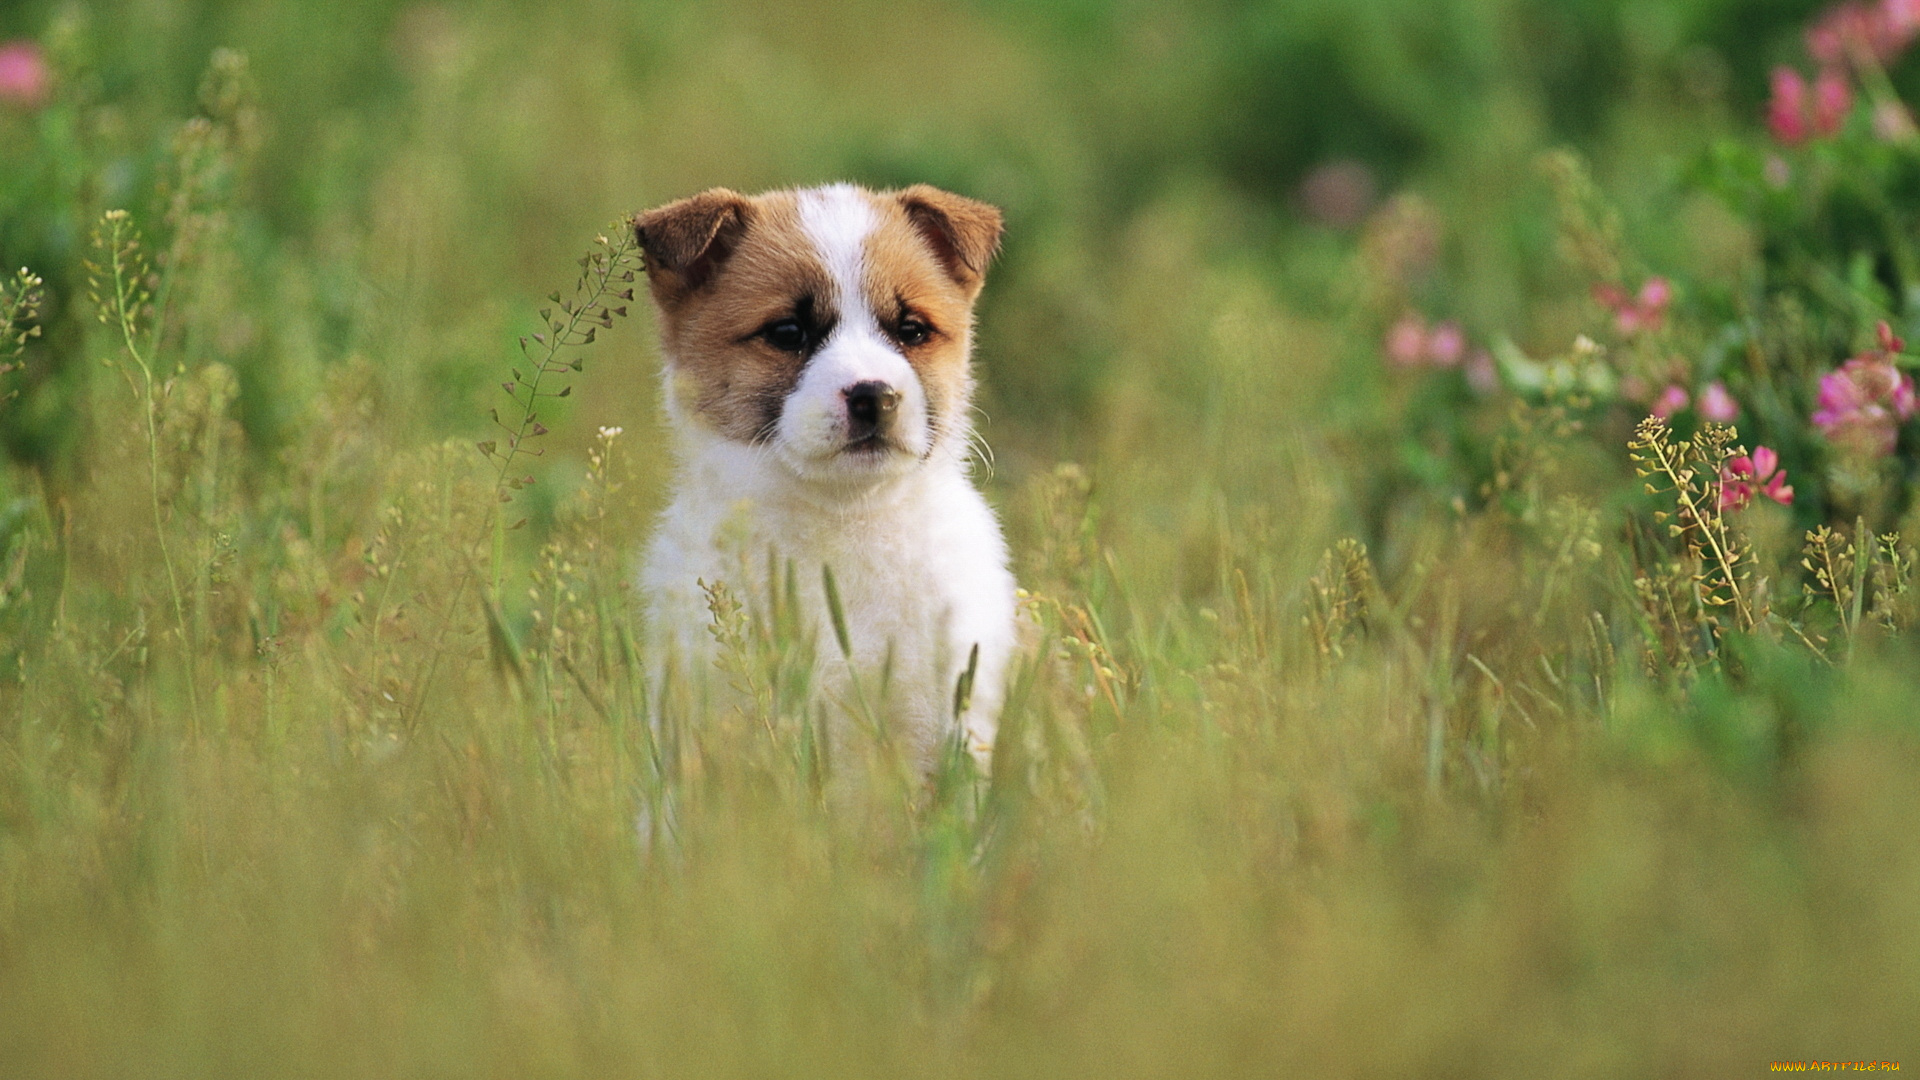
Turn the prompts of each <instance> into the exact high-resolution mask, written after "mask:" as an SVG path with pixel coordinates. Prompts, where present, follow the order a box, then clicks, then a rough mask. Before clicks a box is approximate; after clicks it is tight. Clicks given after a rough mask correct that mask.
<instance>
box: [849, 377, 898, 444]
mask: <svg viewBox="0 0 1920 1080" xmlns="http://www.w3.org/2000/svg"><path fill="white" fill-rule="evenodd" d="M840 393H841V394H842V396H844V397H845V398H846V399H847V441H848V442H849V443H851V444H853V445H859V444H862V443H868V442H878V441H881V440H882V437H883V436H884V435H885V434H886V432H887V430H888V429H889V428H891V427H892V426H893V418H894V414H895V413H897V412H898V411H899V409H900V391H898V390H895V389H894V388H893V387H891V386H888V385H887V384H886V383H883V382H880V381H878V380H869V381H867V382H857V383H854V384H853V385H852V386H849V387H847V388H846V389H845V390H842V391H840Z"/></svg>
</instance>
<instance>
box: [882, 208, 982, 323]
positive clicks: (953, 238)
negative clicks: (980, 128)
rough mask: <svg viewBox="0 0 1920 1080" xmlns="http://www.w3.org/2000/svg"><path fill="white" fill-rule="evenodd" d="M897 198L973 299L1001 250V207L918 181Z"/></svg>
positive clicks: (938, 255)
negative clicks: (998, 208) (994, 257)
mask: <svg viewBox="0 0 1920 1080" xmlns="http://www.w3.org/2000/svg"><path fill="white" fill-rule="evenodd" d="M895 198H897V199H899V200H900V206H901V208H902V209H904V210H906V212H907V219H908V220H909V221H912V222H913V227H914V229H916V230H917V231H918V232H919V233H920V235H921V237H922V238H924V239H925V240H926V241H927V243H928V244H930V245H931V246H932V247H933V253H934V255H935V256H936V257H938V258H939V260H940V264H941V265H942V266H944V267H946V269H947V274H948V276H950V277H952V278H953V280H954V281H955V282H957V283H958V284H959V285H960V287H961V288H962V289H965V290H966V293H967V297H968V298H969V299H971V298H972V297H974V296H975V295H976V294H978V293H979V292H980V286H981V285H982V284H983V283H985V281H986V276H987V264H988V263H990V262H992V261H993V256H994V253H996V252H998V251H999V250H1000V232H1001V222H1000V211H999V210H997V209H995V208H994V207H991V206H988V205H987V204H986V203H983V202H979V201H977V200H974V199H969V198H967V197H965V196H963V195H955V194H953V193H952V192H950V191H942V190H940V189H939V188H937V187H931V186H929V185H927V184H915V185H913V186H912V187H910V188H907V189H906V190H905V191H902V192H900V193H899V194H898V195H896V196H895Z"/></svg>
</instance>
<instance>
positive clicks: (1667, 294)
mask: <svg viewBox="0 0 1920 1080" xmlns="http://www.w3.org/2000/svg"><path fill="white" fill-rule="evenodd" d="M1639 300H1640V310H1641V311H1644V312H1647V313H1649V314H1652V315H1658V314H1660V313H1661V312H1663V311H1665V310H1667V304H1668V303H1669V302H1671V301H1672V300H1673V283H1672V282H1669V281H1668V280H1667V279H1666V278H1663V277H1650V278H1648V279H1647V280H1646V283H1645V284H1643V285H1641V286H1640V297H1639Z"/></svg>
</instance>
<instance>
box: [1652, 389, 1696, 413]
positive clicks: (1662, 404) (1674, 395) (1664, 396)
mask: <svg viewBox="0 0 1920 1080" xmlns="http://www.w3.org/2000/svg"><path fill="white" fill-rule="evenodd" d="M1688 400H1689V398H1688V397H1687V391H1686V388H1684V387H1681V386H1669V387H1667V388H1666V389H1665V390H1662V391H1661V392H1660V396H1659V398H1657V399H1656V400H1655V401H1654V403H1653V415H1655V416H1657V417H1659V418H1660V419H1662V420H1665V419H1667V418H1668V417H1670V416H1672V415H1673V414H1674V413H1677V412H1679V411H1680V410H1681V409H1684V408H1686V407H1687V402H1688Z"/></svg>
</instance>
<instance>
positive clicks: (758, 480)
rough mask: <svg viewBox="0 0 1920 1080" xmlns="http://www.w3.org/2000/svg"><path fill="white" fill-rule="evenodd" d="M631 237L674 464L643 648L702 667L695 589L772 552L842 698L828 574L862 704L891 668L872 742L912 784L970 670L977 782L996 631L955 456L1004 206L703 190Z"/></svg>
mask: <svg viewBox="0 0 1920 1080" xmlns="http://www.w3.org/2000/svg"><path fill="white" fill-rule="evenodd" d="M633 224H634V229H635V232H636V235H637V238H638V240H639V243H640V246H641V248H642V250H643V251H644V253H645V258H646V267H647V281H648V285H649V287H650V291H651V292H652V294H653V300H654V304H655V307H656V308H657V310H658V313H659V328H660V338H661V347H662V352H663V353H664V355H665V359H666V366H665V372H664V376H665V384H666V385H665V394H664V400H665V403H666V411H667V415H668V418H669V420H670V423H671V427H672V430H673V432H674V434H675V436H676V442H677V457H678V466H679V468H678V474H677V477H676V480H675V484H674V487H673V496H672V500H671V503H670V505H669V506H668V507H667V509H666V511H665V513H664V515H663V516H662V518H661V520H660V523H659V527H658V531H657V532H656V534H655V536H654V538H653V541H652V544H651V547H650V549H649V552H648V555H647V560H646V564H645V569H644V570H643V572H642V575H641V589H642V593H643V595H644V597H645V600H646V604H647V607H648V609H649V612H650V621H651V625H652V627H653V629H654V633H655V636H656V638H657V639H663V640H662V641H661V644H663V645H665V646H666V647H667V648H668V649H670V650H672V651H673V652H674V653H675V654H676V655H677V656H678V657H680V658H682V659H683V660H684V661H690V662H691V664H692V665H695V666H696V667H698V668H699V669H700V670H710V667H711V660H712V657H713V648H714V646H713V642H712V638H711V635H710V634H709V633H708V626H709V622H710V616H709V612H708V608H707V602H706V596H705V594H704V592H703V590H702V588H701V585H700V582H702V581H705V582H708V583H712V582H715V581H721V580H724V581H727V582H728V584H729V585H730V586H731V587H732V588H733V590H734V592H735V593H736V594H738V595H741V596H768V595H771V591H770V590H771V589H773V588H775V587H776V586H775V585H774V583H772V582H769V581H767V580H766V576H767V568H768V565H769V563H770V562H776V563H785V562H786V561H788V560H791V563H792V565H793V566H794V568H795V577H796V578H797V580H798V582H799V591H800V607H801V610H802V612H803V618H804V619H805V620H806V621H807V622H808V624H810V627H811V629H812V631H813V633H814V634H815V636H816V641H817V642H818V646H819V647H818V653H819V655H820V657H821V660H820V665H821V669H820V671H819V672H818V675H819V676H820V677H821V679H822V680H824V685H825V686H826V688H827V690H828V692H829V694H830V696H838V697H841V698H843V699H845V697H846V692H847V690H848V689H849V684H850V681H851V679H850V668H849V664H848V663H847V661H846V660H845V659H843V658H842V657H841V655H840V649H839V646H838V645H837V644H836V640H835V634H834V631H833V629H832V626H831V623H830V621H829V614H828V605H827V603H826V599H825V587H824V582H823V575H822V572H821V568H822V567H823V566H824V567H827V568H829V569H830V570H831V572H832V574H833V577H834V580H835V582H836V584H837V591H838V592H839V595H840V600H841V604H842V608H843V611H844V614H845V617H846V629H847V631H848V636H849V638H850V641H851V645H852V650H851V653H852V656H851V671H857V672H861V673H864V674H865V675H867V676H868V678H867V679H866V680H865V681H864V682H863V683H862V685H863V686H864V687H865V688H866V693H868V694H869V695H872V694H874V693H875V689H874V688H875V687H876V686H877V679H876V678H874V676H877V674H878V673H879V671H880V669H881V668H882V666H883V665H885V666H886V667H887V670H888V672H889V676H890V677H889V678H888V685H889V693H888V701H887V703H886V715H885V722H886V723H888V724H889V725H890V731H889V734H890V736H891V737H893V738H896V739H899V740H902V741H903V742H904V745H905V746H906V747H907V749H908V751H909V752H910V753H911V754H912V755H913V756H914V757H915V758H916V759H917V761H918V762H919V764H920V765H921V767H922V768H923V770H924V769H926V768H930V767H931V765H932V763H933V761H934V760H935V755H936V754H937V753H938V752H939V748H940V746H941V743H942V741H943V739H946V738H949V737H951V736H952V735H954V734H955V732H954V724H955V722H956V717H955V715H954V714H955V705H956V702H957V700H958V697H957V695H956V689H957V686H958V684H959V683H960V681H961V679H962V676H963V675H964V673H965V672H967V671H968V670H969V665H970V664H972V670H973V673H974V674H973V679H972V694H971V699H970V703H969V704H968V706H967V708H966V710H965V712H964V713H963V714H962V715H960V716H959V717H958V723H959V725H960V730H959V734H961V735H962V736H963V737H964V739H965V744H966V746H967V749H968V750H969V751H970V752H971V753H972V754H973V755H974V757H975V760H976V761H977V762H978V763H979V764H980V765H981V766H982V767H983V768H984V767H985V766H986V765H987V763H988V761H989V759H990V755H991V753H992V748H993V739H994V731H995V724H996V718H997V716H998V713H999V709H1000V704H1001V699H1002V696H1003V694H1004V692H1005V679H1006V674H1007V665H1008V660H1009V656H1010V654H1011V653H1012V651H1013V649H1014V645H1015V637H1016V632H1015V606H1014V580H1013V575H1012V574H1011V573H1010V572H1009V571H1008V569H1007V549H1006V543H1005V541H1004V540H1003V539H1002V537H1001V535H1000V527H999V523H998V522H997V521H996V520H995V519H994V516H993V512H992V510H990V509H989V508H988V507H987V504H986V501H985V500H984V499H983V498H981V496H980V493H979V491H978V490H976V489H975V488H974V486H973V483H972V481H971V479H970V477H969V474H968V465H967V462H968V440H969V439H970V438H971V437H972V429H971V427H970V425H969V423H968V410H969V408H970V403H971V399H972V396H973V385H974V384H973V373H972V369H971V366H970V359H969V357H970V350H971V338H972V330H973V305H974V300H975V299H976V298H977V297H978V296H979V294H980V287H981V284H982V283H983V281H984V274H985V271H986V268H987V264H988V262H989V261H990V260H991V259H992V258H993V255H994V254H995V252H996V251H997V250H998V248H999V243H1000V232H1001V221H1000V212H999V211H998V210H996V209H994V208H993V207H991V206H988V205H986V204H985V203H980V202H975V201H974V200H972V199H967V198H963V197H961V196H959V195H953V194H950V193H948V192H945V191H941V190H939V189H936V188H932V187H928V186H925V185H916V186H914V187H910V188H907V189H905V190H904V191H886V192H874V191H869V190H866V189H864V188H859V187H854V186H852V185H847V184H836V185H833V186H830V187H819V188H809V189H804V190H798V191H776V192H771V193H768V194H765V195H758V196H753V197H746V196H742V195H739V194H736V193H734V192H732V191H728V190H726V189H724V188H715V189H713V190H710V191H705V192H702V193H701V194H698V195H695V196H693V197H691V198H687V199H682V200H681V201H679V202H675V203H671V204H669V205H666V206H662V207H660V208H658V209H655V210H650V211H648V212H646V213H644V214H641V215H639V216H638V217H637V218H635V219H634V222H633ZM769 551H771V552H773V553H774V555H775V558H774V559H773V560H769V559H768V558H767V557H766V556H767V553H768V552H769ZM743 576H744V577H747V578H749V579H750V580H746V581H742V580H741V578H742V577H743ZM976 650H977V660H976V659H974V657H975V654H976Z"/></svg>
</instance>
